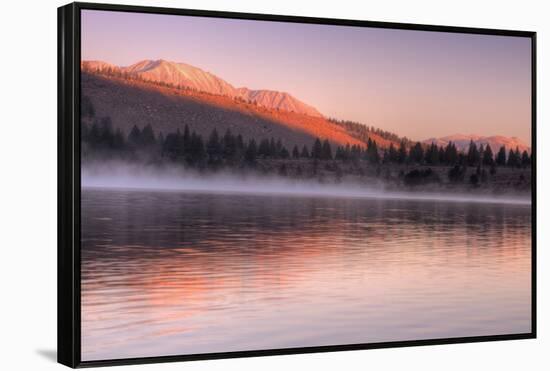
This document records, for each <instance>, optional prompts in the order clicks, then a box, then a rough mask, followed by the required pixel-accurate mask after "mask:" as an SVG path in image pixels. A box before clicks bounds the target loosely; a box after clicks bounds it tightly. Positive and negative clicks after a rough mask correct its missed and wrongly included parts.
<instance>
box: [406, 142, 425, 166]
mask: <svg viewBox="0 0 550 371" xmlns="http://www.w3.org/2000/svg"><path fill="white" fill-rule="evenodd" d="M409 157H410V159H411V161H412V162H415V163H417V164H421V163H422V159H423V158H424V149H423V148H422V144H421V143H420V142H416V144H415V145H414V146H413V147H412V148H411V151H410V153H409Z"/></svg>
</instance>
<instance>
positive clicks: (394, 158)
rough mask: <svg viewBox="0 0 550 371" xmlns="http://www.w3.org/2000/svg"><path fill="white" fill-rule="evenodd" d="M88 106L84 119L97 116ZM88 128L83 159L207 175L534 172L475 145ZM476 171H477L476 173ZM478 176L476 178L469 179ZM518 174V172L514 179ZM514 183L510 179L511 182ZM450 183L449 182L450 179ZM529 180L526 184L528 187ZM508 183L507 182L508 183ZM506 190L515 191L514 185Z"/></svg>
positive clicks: (481, 179) (405, 180)
mask: <svg viewBox="0 0 550 371" xmlns="http://www.w3.org/2000/svg"><path fill="white" fill-rule="evenodd" d="M86 107H87V105H86V104H84V105H83V112H82V113H83V115H89V114H90V113H89V112H87V111H86ZM87 121H88V123H86V121H83V122H82V125H81V139H82V160H83V162H84V163H86V162H88V161H94V160H105V159H110V160H113V159H115V160H124V161H132V162H142V163H148V164H151V163H174V164H179V165H183V166H186V167H190V168H195V169H198V170H200V171H218V170H221V169H245V170H247V171H258V172H261V173H263V174H274V175H283V176H289V177H294V178H301V177H309V178H313V177H315V178H318V179H320V180H326V179H334V180H335V181H337V182H338V181H340V180H341V179H342V178H343V177H345V176H347V175H350V176H353V175H357V176H358V177H360V178H362V177H364V176H367V177H368V176H369V175H373V176H375V177H378V178H384V179H385V180H386V181H398V182H400V183H401V184H403V185H406V186H416V185H428V184H430V183H442V182H443V183H466V184H470V185H474V186H478V185H481V184H483V183H487V182H488V181H489V180H490V178H491V177H494V178H495V179H496V177H495V175H496V173H497V171H498V169H499V168H504V169H506V174H511V172H510V171H511V170H514V169H524V170H525V169H529V168H530V166H531V156H530V154H529V153H528V152H527V151H523V152H520V151H519V150H518V149H517V148H516V149H509V150H507V149H506V148H505V147H501V148H499V149H498V151H497V152H496V153H494V152H493V150H492V148H491V147H490V146H489V145H485V146H483V145H479V146H478V145H476V144H475V143H474V142H473V141H472V142H471V143H470V145H469V148H468V150H467V151H465V152H462V151H459V150H457V147H456V146H455V145H454V144H453V143H452V142H451V143H449V144H448V145H446V146H445V147H443V146H437V145H435V144H433V143H432V144H431V145H425V144H422V143H420V142H416V143H414V144H413V143H411V142H408V141H406V140H401V142H400V144H399V145H398V146H394V145H393V144H391V145H390V146H389V147H388V148H378V145H377V143H376V141H373V140H371V139H370V138H368V137H366V145H365V146H363V147H361V146H358V145H352V146H350V145H346V146H337V147H335V148H334V146H333V145H332V144H331V143H330V141H329V140H328V139H326V138H324V139H323V138H315V139H314V140H313V141H312V143H311V145H310V146H307V145H304V146H302V147H301V148H299V147H298V146H294V147H292V148H287V147H286V146H285V145H284V143H283V141H282V140H281V139H280V138H262V139H258V140H256V139H249V140H245V139H244V138H243V136H242V135H241V134H239V133H233V132H231V130H227V131H226V132H224V133H219V132H218V131H217V130H216V129H214V130H212V132H211V133H210V134H209V135H208V137H206V138H203V137H202V136H201V135H200V134H197V133H196V132H195V131H192V130H191V129H190V128H189V127H188V126H187V125H186V126H185V127H184V129H183V131H180V130H179V129H178V130H177V131H176V132H171V133H166V134H165V133H162V132H159V133H156V132H155V131H154V129H153V128H152V126H151V125H146V126H144V127H143V128H139V127H137V126H134V127H133V128H132V130H131V131H130V132H129V133H128V134H127V135H125V134H124V133H123V132H122V131H121V130H120V129H118V128H115V127H114V125H113V123H112V121H111V119H110V118H109V117H103V118H101V119H97V118H96V119H94V120H87ZM469 168H471V169H473V170H472V171H469V170H468V169H469ZM468 172H470V174H469V173H468ZM512 174H513V173H512ZM507 176H508V175H507ZM442 178H444V179H442ZM525 180H526V179H525V175H524V174H521V175H520V178H519V181H520V182H523V183H525ZM501 183H502V182H501ZM504 184H505V185H506V184H511V183H510V181H507V182H504Z"/></svg>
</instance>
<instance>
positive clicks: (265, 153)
mask: <svg viewBox="0 0 550 371" xmlns="http://www.w3.org/2000/svg"><path fill="white" fill-rule="evenodd" d="M248 144H249V145H250V142H249V143H248ZM254 144H255V143H254ZM270 155H271V153H270V146H269V140H268V139H262V141H261V142H260V146H259V147H258V156H260V157H262V158H268V157H270Z"/></svg>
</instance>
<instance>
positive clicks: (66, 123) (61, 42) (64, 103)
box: [57, 3, 80, 368]
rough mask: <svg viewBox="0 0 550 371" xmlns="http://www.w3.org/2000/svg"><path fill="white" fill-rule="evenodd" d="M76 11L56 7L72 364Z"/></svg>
mask: <svg viewBox="0 0 550 371" xmlns="http://www.w3.org/2000/svg"><path fill="white" fill-rule="evenodd" d="M75 14H76V6H75V4H74V3H72V4H67V5H65V6H62V7H59V8H57V43H58V52H57V53H58V54H57V362H58V363H61V364H63V365H66V366H69V367H72V368H75V367H78V365H79V363H80V341H79V340H80V339H79V337H78V333H79V331H78V330H79V329H78V326H79V325H78V321H79V314H80V310H79V308H78V297H77V294H78V286H77V285H78V282H77V281H78V280H79V272H77V270H76V265H75V262H76V258H77V256H78V253H77V251H76V247H77V246H76V245H75V243H74V242H75V233H74V231H75V227H76V225H75V218H74V215H75V209H74V201H75V193H74V176H75V168H74V167H75V161H74V122H75V121H74V119H75V117H76V116H75V114H76V112H75V102H76V98H77V97H76V94H75V86H76V85H75V67H74V66H75V60H76V59H75V37H76V33H75V30H74V27H75Z"/></svg>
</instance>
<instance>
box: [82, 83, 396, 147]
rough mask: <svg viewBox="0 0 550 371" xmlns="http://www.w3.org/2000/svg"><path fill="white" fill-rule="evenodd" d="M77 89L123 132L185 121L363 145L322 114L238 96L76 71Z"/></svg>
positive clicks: (169, 128)
mask: <svg viewBox="0 0 550 371" xmlns="http://www.w3.org/2000/svg"><path fill="white" fill-rule="evenodd" d="M81 87H82V95H83V96H84V97H86V99H89V100H90V101H91V103H92V104H93V106H94V108H95V111H96V112H95V115H96V117H110V118H111V120H112V122H113V125H114V126H115V127H117V128H120V129H122V131H123V132H124V133H126V134H127V133H129V131H130V130H131V128H132V127H133V126H134V125H136V126H138V127H140V128H143V127H144V126H146V125H151V126H152V127H153V128H154V129H155V131H156V132H163V133H168V132H174V131H176V130H177V129H178V128H179V129H180V130H183V128H184V126H185V125H188V126H189V128H190V129H191V130H194V131H196V132H197V133H199V134H201V135H203V136H206V135H208V134H209V133H210V132H211V131H212V130H213V129H214V128H216V129H217V130H218V131H219V132H222V133H223V132H224V131H225V130H227V129H230V130H231V131H233V132H238V133H240V134H242V135H243V137H244V139H258V138H269V137H275V138H281V139H282V141H283V143H284V144H285V145H286V146H287V147H292V146H294V145H298V146H300V147H301V146H303V145H304V144H307V145H310V144H311V143H312V142H313V140H314V139H315V138H317V137H319V138H327V139H328V140H329V141H330V142H331V143H333V144H334V145H346V144H350V145H354V144H356V145H360V146H365V145H366V143H365V142H363V141H361V140H359V139H357V138H355V137H353V136H351V135H350V134H348V133H347V132H346V131H345V129H344V128H342V127H340V126H338V125H336V124H334V123H332V122H330V121H328V120H327V119H325V118H322V117H314V116H308V115H303V114H298V113H294V112H289V111H283V110H273V109H268V108H265V107H263V106H260V105H257V104H255V103H250V102H248V101H244V100H241V99H238V98H230V97H227V96H221V95H213V94H207V93H201V92H197V91H193V90H187V89H183V90H182V89H176V88H171V87H164V86H159V85H155V84H151V83H147V82H140V81H132V80H126V79H123V78H116V77H105V76H100V75H95V74H90V73H82V79H81ZM371 139H372V140H375V141H376V142H377V143H379V144H380V146H381V147H384V146H385V145H387V144H388V143H389V142H388V141H387V140H385V139H383V138H381V137H377V136H376V135H373V136H371Z"/></svg>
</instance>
